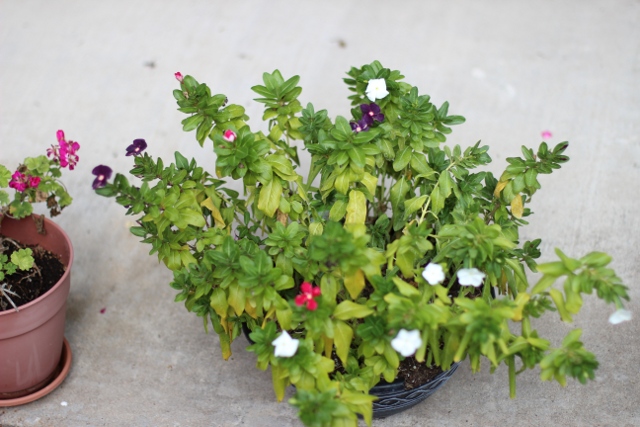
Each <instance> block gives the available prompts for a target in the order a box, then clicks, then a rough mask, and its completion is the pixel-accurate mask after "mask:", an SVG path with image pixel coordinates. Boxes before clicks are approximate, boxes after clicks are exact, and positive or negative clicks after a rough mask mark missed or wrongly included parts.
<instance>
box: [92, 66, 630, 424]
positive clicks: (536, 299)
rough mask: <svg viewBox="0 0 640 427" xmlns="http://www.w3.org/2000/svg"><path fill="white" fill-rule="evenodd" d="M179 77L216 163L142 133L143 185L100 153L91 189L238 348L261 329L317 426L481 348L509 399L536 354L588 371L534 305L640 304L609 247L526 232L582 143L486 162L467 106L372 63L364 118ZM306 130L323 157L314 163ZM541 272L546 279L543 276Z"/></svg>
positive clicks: (268, 81) (355, 86) (362, 78)
mask: <svg viewBox="0 0 640 427" xmlns="http://www.w3.org/2000/svg"><path fill="white" fill-rule="evenodd" d="M176 78H177V79H178V81H179V84H180V88H179V89H176V90H175V91H174V93H173V94H174V97H175V98H176V100H177V103H178V106H179V111H181V112H183V113H185V114H187V115H188V117H187V118H186V119H184V120H183V122H182V124H183V129H184V130H185V131H195V132H196V139H197V141H198V142H199V143H200V145H204V143H205V142H207V141H209V142H212V143H213V150H214V151H215V153H216V155H217V159H216V164H215V169H214V170H212V171H207V170H205V169H204V168H202V167H200V166H198V164H197V163H196V161H195V160H194V159H191V160H189V159H187V158H185V157H184V156H183V155H181V154H180V153H179V152H176V154H175V162H174V163H171V164H168V162H165V161H163V160H162V159H159V158H158V159H154V158H153V157H152V156H150V155H149V154H147V153H146V152H144V150H145V148H146V147H147V143H146V141H144V140H142V139H138V140H135V141H134V142H133V143H132V144H131V145H130V146H129V147H128V148H127V154H128V155H132V156H134V167H133V169H131V174H132V175H133V176H134V177H136V182H134V183H131V182H130V181H129V179H128V178H126V177H125V176H124V175H122V174H116V175H115V177H114V179H113V180H112V181H111V180H110V178H111V173H112V172H111V169H110V168H109V167H108V166H105V165H100V166H98V167H96V169H95V170H94V173H95V175H96V180H95V181H94V188H96V189H97V192H98V193H99V194H101V195H103V196H107V197H115V199H116V201H117V202H118V203H119V204H121V205H123V206H125V207H126V209H127V211H126V213H127V214H128V215H133V216H136V217H137V225H136V226H134V227H132V228H131V232H132V233H133V234H134V235H136V236H139V237H141V238H142V242H144V243H146V244H149V245H150V246H151V253H152V254H156V255H157V256H158V259H159V260H160V261H162V262H163V263H164V264H165V265H166V266H167V267H168V268H169V269H171V270H172V271H173V273H174V277H173V281H172V282H171V286H172V287H173V288H175V289H176V290H177V291H178V294H177V297H176V301H183V302H184V303H185V306H186V308H187V309H188V310H189V311H192V312H194V313H196V314H197V315H198V316H201V317H202V318H203V321H204V324H205V328H206V327H207V325H208V324H209V323H211V325H212V326H213V329H214V330H215V332H216V333H217V334H218V335H219V337H220V346H221V350H222V356H223V357H224V358H225V359H227V358H229V356H230V355H231V348H230V343H231V342H232V341H233V340H234V339H236V338H237V337H238V336H239V335H240V334H241V331H242V329H243V327H245V328H246V329H248V330H249V331H250V333H249V336H250V339H251V341H252V342H253V344H252V345H251V346H250V347H249V350H250V351H252V352H255V353H256V355H257V364H258V367H259V368H260V369H267V368H269V367H270V368H271V372H272V377H273V386H274V390H275V394H276V397H277V399H278V400H281V399H283V398H284V396H285V388H286V387H287V386H289V385H291V384H293V385H294V386H295V387H296V393H295V396H294V397H293V398H292V399H291V400H290V402H291V403H292V404H293V405H295V406H296V407H298V408H299V415H300V418H301V420H302V421H303V422H304V424H306V425H308V426H325V425H326V426H355V425H356V424H357V416H358V415H361V416H362V417H364V419H365V420H366V422H367V423H369V424H370V423H371V418H372V402H374V401H375V400H376V399H377V397H376V396H375V395H372V394H370V390H371V389H372V387H373V386H375V385H376V384H379V383H392V384H393V382H394V380H396V379H397V378H401V382H404V383H405V384H406V385H408V386H409V387H417V386H420V381H419V380H417V382H416V380H415V378H413V375H412V372H414V371H416V372H417V371H420V372H423V373H424V371H425V370H426V371H428V370H429V368H431V369H432V370H433V371H435V373H436V374H438V372H439V374H438V375H440V376H443V375H444V376H445V377H446V375H447V374H448V373H451V371H450V369H451V368H452V367H454V369H455V366H456V363H458V362H460V361H462V360H464V359H467V358H468V359H469V362H470V364H471V368H472V369H473V370H474V371H477V370H478V369H479V368H480V362H481V359H482V358H485V359H487V360H488V362H489V364H490V365H491V366H492V367H496V366H498V365H499V364H501V363H504V364H506V365H507V366H508V367H509V378H510V391H511V395H512V396H514V395H515V380H516V374H517V373H518V372H520V371H522V370H525V369H531V368H534V367H536V366H539V367H540V369H541V377H542V379H543V380H549V379H555V380H556V381H558V382H560V383H561V384H565V382H566V378H567V377H573V378H576V379H578V380H579V381H580V382H582V383H584V382H586V381H587V380H588V379H593V377H594V369H596V367H597V361H596V360H595V357H594V355H593V354H592V353H590V352H588V351H587V350H585V349H584V348H583V345H582V342H580V333H581V332H580V330H579V329H575V330H573V331H571V332H570V333H569V334H568V335H567V337H566V339H565V340H564V341H563V342H562V343H561V344H560V345H559V346H558V347H553V346H552V345H551V343H550V342H549V340H546V339H544V338H543V337H541V336H539V334H538V332H537V331H536V330H534V329H533V328H532V326H531V319H532V318H534V317H540V316H542V315H544V314H548V313H550V312H551V311H557V313H558V314H559V315H560V318H561V319H562V320H564V321H567V322H570V321H571V317H572V315H574V314H576V313H577V312H578V311H579V310H580V308H581V305H582V295H583V294H591V293H593V291H595V292H596V294H597V296H598V297H599V298H601V299H603V300H604V301H605V302H607V303H611V304H614V305H615V306H616V308H617V311H616V312H615V313H614V314H613V315H612V317H611V319H610V320H611V322H612V323H617V322H619V321H622V320H626V319H628V318H630V313H629V312H628V311H626V310H625V309H624V308H623V304H622V302H623V300H626V299H628V296H627V288H626V287H625V286H624V285H623V284H622V283H621V281H620V279H619V278H618V277H617V276H616V275H615V273H614V272H613V271H612V270H611V269H609V268H608V267H607V265H608V264H609V262H610V257H609V256H608V255H606V254H604V253H600V252H592V253H589V254H586V255H584V256H582V257H579V258H572V257H569V256H567V255H565V254H564V253H563V252H561V251H560V250H557V251H556V253H557V255H558V261H555V262H550V263H545V264H537V263H536V261H535V260H536V258H538V257H539V256H540V252H539V250H538V247H539V244H540V240H539V239H536V240H533V241H526V242H521V241H520V237H519V229H520V227H522V226H524V225H525V224H526V218H527V217H528V216H529V215H530V214H531V212H530V210H529V208H528V207H527V206H528V204H529V203H530V200H531V197H532V196H533V195H534V194H535V193H536V192H537V190H538V189H539V188H540V184H539V182H538V179H537V178H538V175H540V174H546V173H551V172H552V171H553V170H554V169H558V168H559V167H560V166H561V165H562V164H564V163H565V162H566V161H567V160H568V157H566V156H565V154H564V152H565V150H566V149H567V147H568V144H567V143H560V144H558V145H557V146H555V147H553V148H551V147H549V146H548V145H547V144H546V143H544V142H543V143H541V144H540V146H539V147H538V149H537V150H535V151H534V150H533V149H530V148H526V147H523V148H522V156H523V157H510V158H508V159H507V161H508V163H509V164H508V166H507V167H506V170H505V171H504V173H503V174H502V175H501V176H499V177H497V178H496V177H494V175H493V174H492V173H490V172H486V171H476V170H475V169H476V168H477V167H478V166H483V165H486V164H488V163H489V162H490V161H491V158H490V157H489V153H488V150H489V148H488V147H487V146H481V145H480V143H477V144H475V145H473V146H470V147H467V148H461V147H460V146H458V145H456V146H450V145H447V144H445V142H446V137H447V135H448V134H449V133H450V132H451V126H453V125H457V124H460V123H462V122H463V121H464V119H463V118H462V117H461V116H457V115H450V114H449V112H448V110H449V104H448V103H447V102H444V103H443V104H441V106H440V107H439V108H437V107H436V106H435V105H434V104H432V103H431V101H430V98H429V96H428V95H421V94H419V91H418V88H416V87H413V86H411V85H410V84H407V83H405V82H403V81H402V79H403V76H402V75H401V74H400V72H398V71H391V70H390V69H387V68H384V67H383V66H382V65H381V64H380V63H379V62H377V61H376V62H373V63H372V64H369V65H365V66H363V67H361V68H352V69H351V70H350V71H349V72H348V78H346V79H345V82H346V83H347V85H348V86H349V89H350V90H351V92H352V95H351V96H350V97H349V99H350V100H351V105H352V106H353V109H352V110H351V114H352V117H350V118H344V117H340V116H338V117H336V118H335V119H333V118H331V117H330V116H329V115H328V113H327V111H325V110H322V111H316V110H315V109H314V107H313V105H312V104H307V106H306V107H303V106H302V105H301V104H300V102H299V101H298V96H299V95H300V93H301V88H300V87H298V85H297V84H298V81H299V77H297V76H295V77H292V78H289V79H285V78H283V76H282V75H281V73H280V72H279V71H278V70H276V71H274V72H273V73H265V74H264V75H263V80H264V83H263V84H262V85H257V86H254V87H253V88H252V89H253V90H254V91H255V92H256V93H257V94H258V95H259V96H260V97H259V98H258V99H256V101H258V102H260V103H263V104H264V105H265V110H264V115H263V120H265V121H267V122H268V128H267V129H265V130H252V129H251V128H250V127H249V125H248V117H247V115H246V114H245V110H244V108H243V107H241V106H239V105H234V104H227V98H226V97H225V95H222V94H217V95H213V94H212V93H211V91H210V89H209V88H208V87H207V86H206V85H205V84H201V83H198V82H197V81H196V80H195V79H194V78H193V77H191V76H182V74H180V73H176ZM298 144H302V145H303V146H304V149H305V150H306V152H307V153H308V155H310V156H311V163H310V164H311V166H310V170H309V171H308V175H306V176H303V175H301V174H300V173H299V170H298V165H299V159H298V148H299V145H298ZM228 180H232V181H239V184H240V185H241V191H240V192H239V191H236V190H234V189H232V188H231V187H229V186H228V185H227V181H228ZM526 268H529V269H530V270H531V271H537V272H539V273H541V274H542V276H541V278H540V279H539V280H538V281H537V282H536V283H535V284H530V283H529V279H528V277H527V274H526V270H525V269H526ZM557 280H564V285H563V286H562V287H560V288H556V287H554V286H553V285H554V283H555V282H556V281H557ZM443 373H444V374H443ZM427 378H428V375H427ZM424 381H425V380H424V379H423V380H422V382H424ZM433 381H435V382H436V383H437V384H440V383H441V379H437V380H433ZM427 383H428V380H427ZM396 385H397V384H396ZM385 387H387V386H384V387H383V388H385ZM382 394H384V391H383V393H382ZM378 396H380V394H378ZM408 404H410V403H408ZM381 409H382V411H383V412H382V414H381V415H386V413H385V412H384V410H385V408H381Z"/></svg>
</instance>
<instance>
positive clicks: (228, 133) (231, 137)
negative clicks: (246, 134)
mask: <svg viewBox="0 0 640 427" xmlns="http://www.w3.org/2000/svg"><path fill="white" fill-rule="evenodd" d="M222 137H223V138H224V139H225V140H226V141H229V142H233V141H235V140H236V138H237V137H238V136H237V135H236V133H235V132H234V131H232V130H231V129H227V130H225V131H224V133H223V134H222Z"/></svg>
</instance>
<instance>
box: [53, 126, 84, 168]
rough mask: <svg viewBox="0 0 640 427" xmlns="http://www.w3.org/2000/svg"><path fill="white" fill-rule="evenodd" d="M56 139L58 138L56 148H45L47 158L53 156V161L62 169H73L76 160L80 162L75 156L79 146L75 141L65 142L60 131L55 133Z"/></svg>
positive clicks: (62, 132)
mask: <svg viewBox="0 0 640 427" xmlns="http://www.w3.org/2000/svg"><path fill="white" fill-rule="evenodd" d="M56 137H57V138H58V146H55V145H52V146H51V148H47V157H51V156H53V159H54V160H56V161H57V162H58V163H59V164H60V166H62V167H63V168H66V167H67V166H69V170H73V169H75V167H76V164H77V163H78V160H80V157H78V155H77V154H76V152H77V151H78V150H79V149H80V144H78V143H77V142H75V141H67V140H66V139H65V137H64V131H62V130H59V131H58V132H56Z"/></svg>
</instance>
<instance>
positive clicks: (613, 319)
mask: <svg viewBox="0 0 640 427" xmlns="http://www.w3.org/2000/svg"><path fill="white" fill-rule="evenodd" d="M632 317H633V316H632V315H631V312H630V311H629V310H625V309H624V308H619V309H618V310H616V312H615V313H613V314H612V315H611V316H609V323H611V324H612V325H617V324H618V323H622V322H626V321H627V320H631V318H632Z"/></svg>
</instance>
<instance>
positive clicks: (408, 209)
mask: <svg viewBox="0 0 640 427" xmlns="http://www.w3.org/2000/svg"><path fill="white" fill-rule="evenodd" d="M426 201H427V195H426V194H425V195H424V196H419V197H413V198H411V199H409V200H405V201H404V218H405V219H407V218H409V216H410V215H411V214H412V213H414V212H416V211H417V210H418V209H420V208H422V206H424V203H425V202H426Z"/></svg>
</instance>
